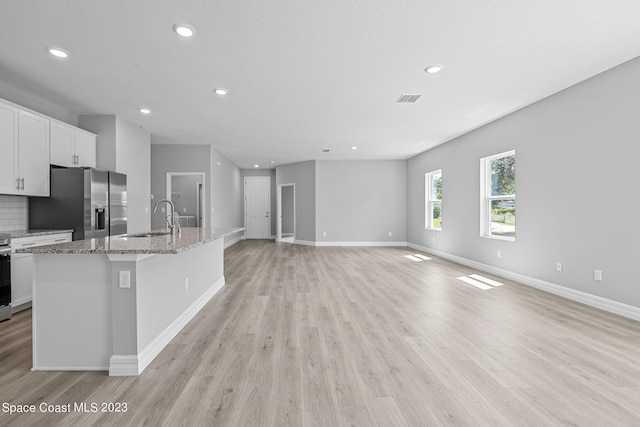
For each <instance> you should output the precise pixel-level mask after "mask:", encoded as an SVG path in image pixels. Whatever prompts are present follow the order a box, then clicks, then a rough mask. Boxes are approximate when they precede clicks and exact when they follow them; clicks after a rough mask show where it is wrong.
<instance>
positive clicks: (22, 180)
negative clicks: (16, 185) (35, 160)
mask: <svg viewBox="0 0 640 427" xmlns="http://www.w3.org/2000/svg"><path fill="white" fill-rule="evenodd" d="M20 182H21V183H22V186H21V187H22V188H20V189H21V190H24V178H20Z"/></svg>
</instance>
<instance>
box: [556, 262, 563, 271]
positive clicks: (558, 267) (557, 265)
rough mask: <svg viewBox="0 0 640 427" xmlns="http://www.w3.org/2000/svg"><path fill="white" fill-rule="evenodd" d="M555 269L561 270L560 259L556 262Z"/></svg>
mask: <svg viewBox="0 0 640 427" xmlns="http://www.w3.org/2000/svg"><path fill="white" fill-rule="evenodd" d="M556 271H562V263H561V262H560V261H558V262H556Z"/></svg>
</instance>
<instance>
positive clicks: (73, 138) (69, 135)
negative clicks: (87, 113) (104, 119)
mask: <svg viewBox="0 0 640 427" xmlns="http://www.w3.org/2000/svg"><path fill="white" fill-rule="evenodd" d="M50 159H51V160H50V161H51V164H52V165H57V166H67V167H79V166H82V167H95V166H96V136H95V135H94V134H92V133H89V132H86V131H83V130H82V129H79V128H76V127H74V126H71V125H67V124H65V123H59V122H54V121H52V122H51V156H50Z"/></svg>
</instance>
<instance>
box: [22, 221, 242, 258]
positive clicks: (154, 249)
mask: <svg viewBox="0 0 640 427" xmlns="http://www.w3.org/2000/svg"><path fill="white" fill-rule="evenodd" d="M242 230H243V228H242V227H216V228H196V227H184V228H183V229H182V232H181V233H180V234H177V235H171V234H165V235H160V236H153V237H131V236H130V235H122V236H111V237H102V238H95V239H86V240H77V241H74V242H69V243H61V244H58V245H48V246H39V247H36V248H25V249H19V250H18V251H17V252H22V253H34V254H150V255H153V254H178V253H180V252H184V251H186V250H189V249H193V248H195V247H198V246H200V245H203V244H205V243H208V242H211V241H213V240H216V239H220V238H223V237H225V236H229V235H231V234H235V233H238V232H240V231H242Z"/></svg>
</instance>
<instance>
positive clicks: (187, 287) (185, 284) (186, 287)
mask: <svg viewBox="0 0 640 427" xmlns="http://www.w3.org/2000/svg"><path fill="white" fill-rule="evenodd" d="M184 290H185V291H188V290H189V278H188V277H185V279H184Z"/></svg>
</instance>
